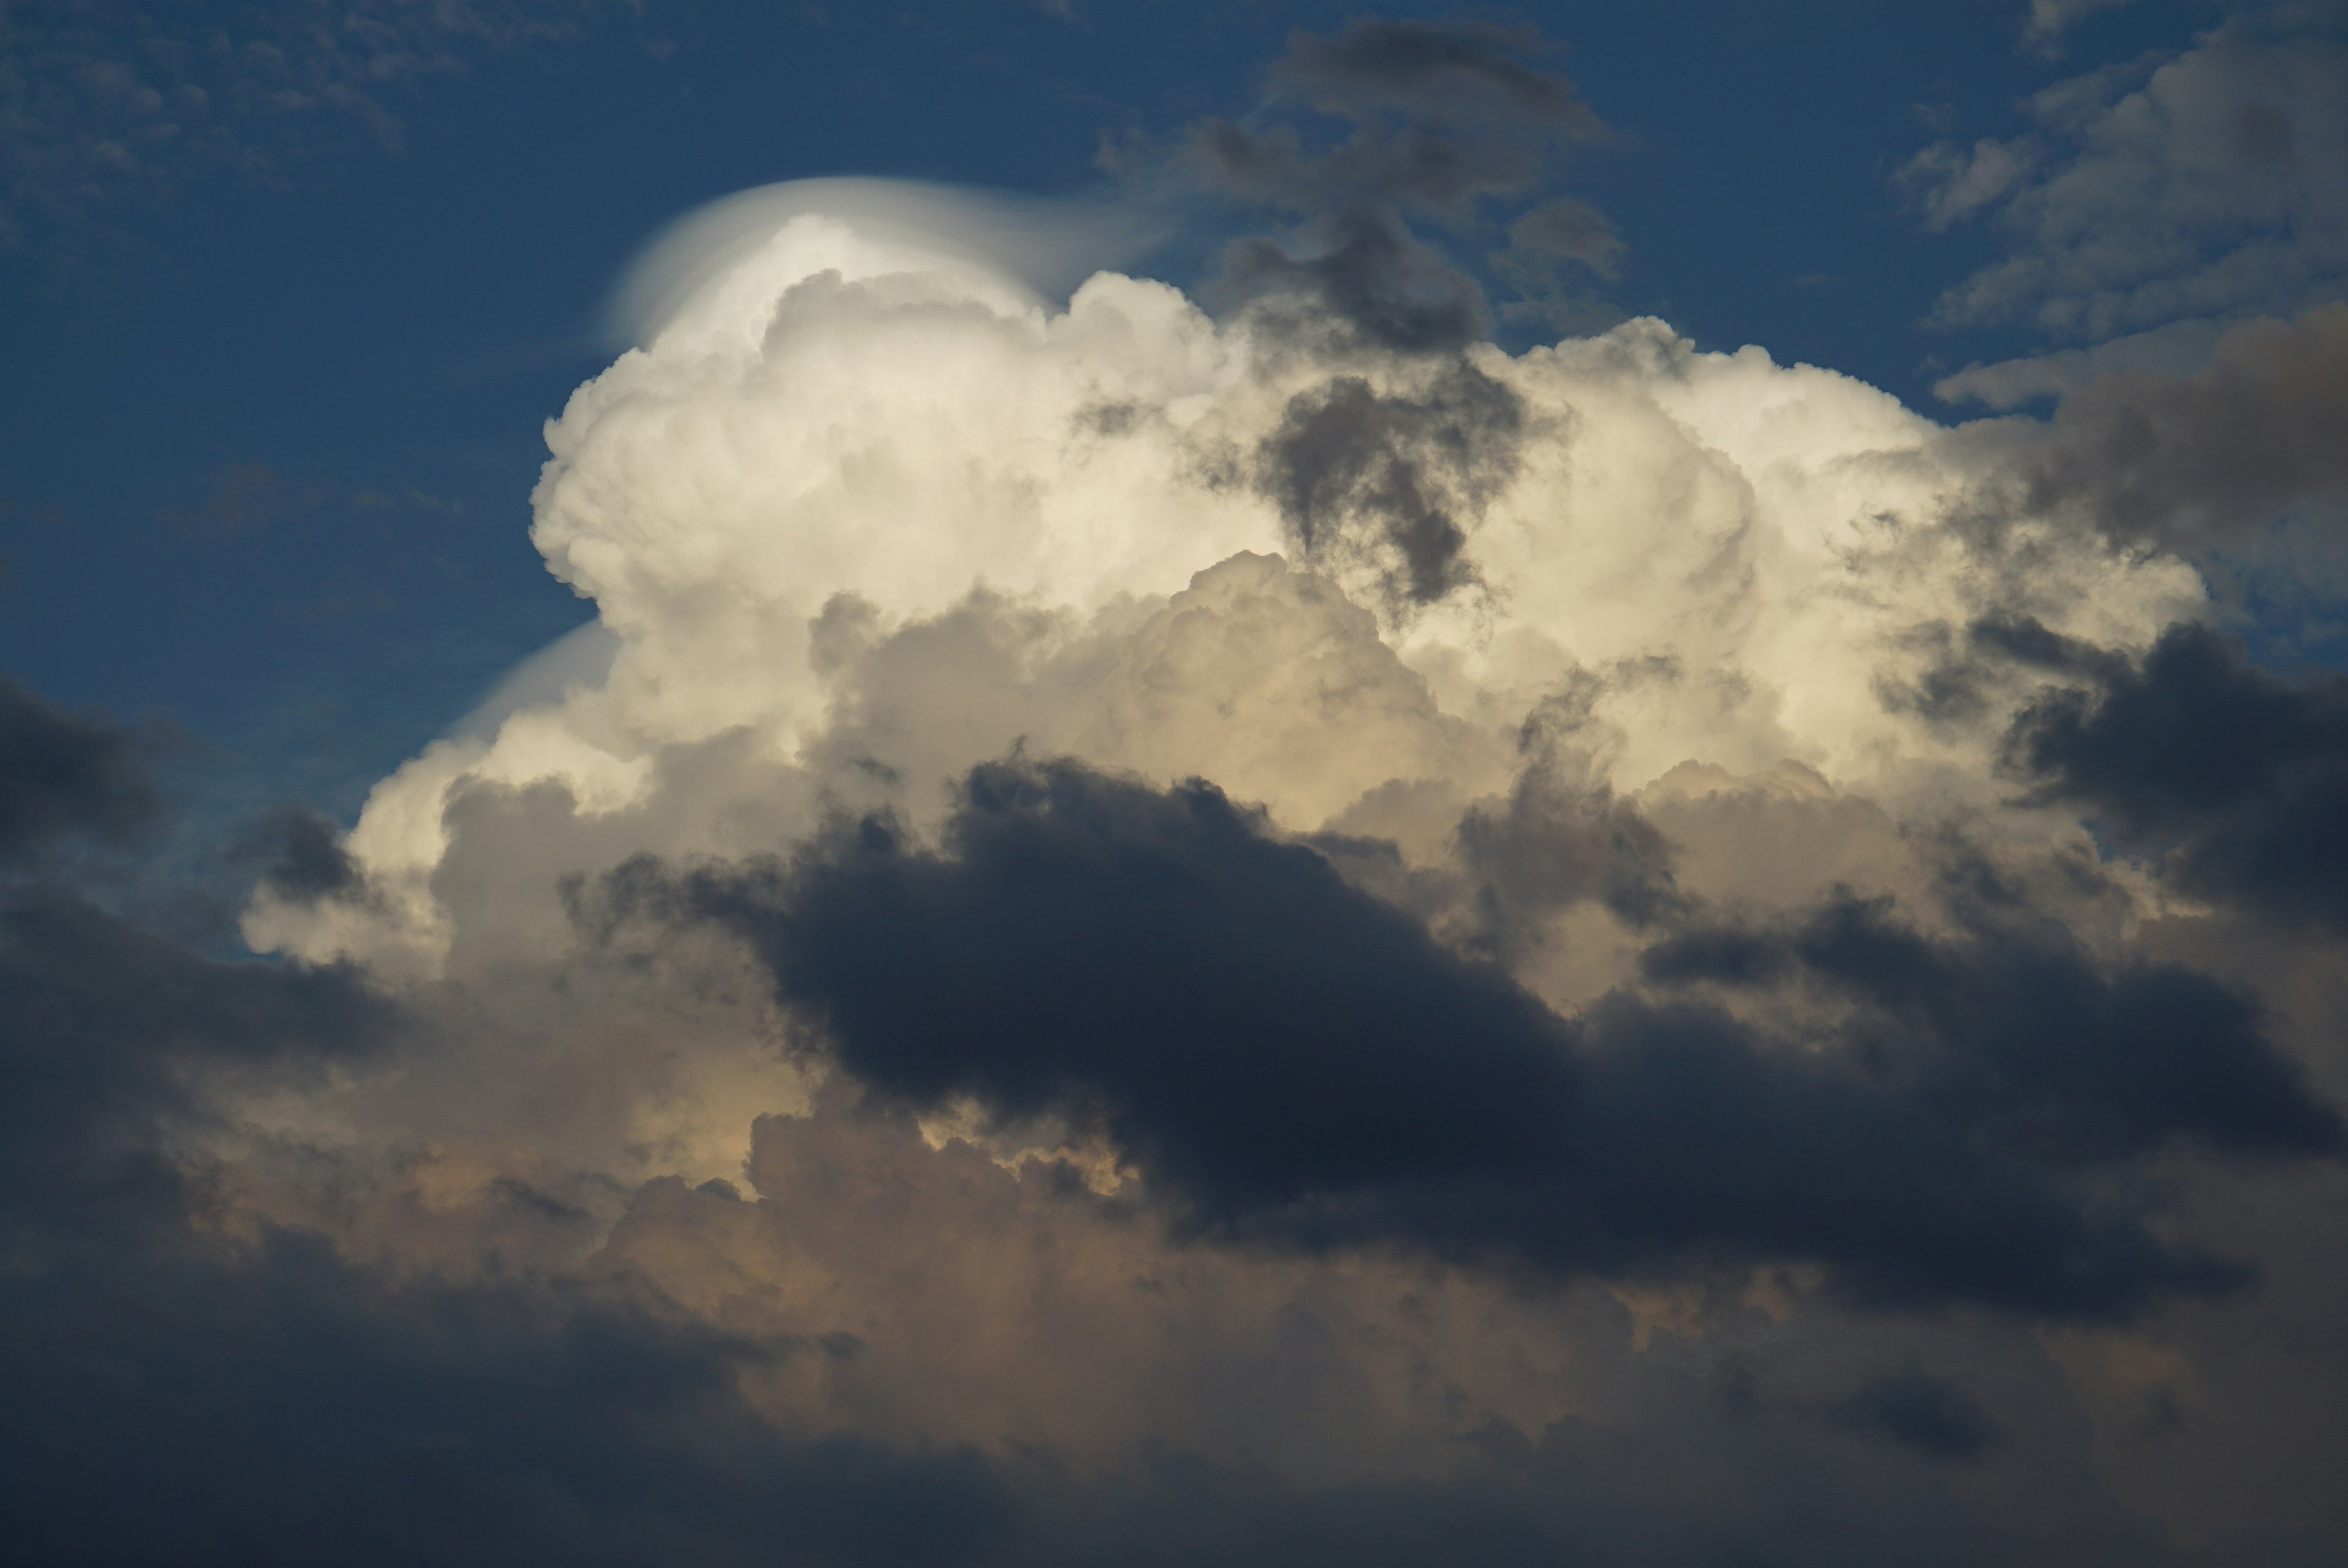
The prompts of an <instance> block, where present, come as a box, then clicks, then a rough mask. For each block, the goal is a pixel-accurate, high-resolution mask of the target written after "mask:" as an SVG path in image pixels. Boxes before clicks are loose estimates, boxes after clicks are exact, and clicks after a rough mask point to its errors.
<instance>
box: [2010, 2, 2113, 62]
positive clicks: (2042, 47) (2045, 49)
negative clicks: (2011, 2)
mask: <svg viewBox="0 0 2348 1568" xmlns="http://www.w3.org/2000/svg"><path fill="white" fill-rule="evenodd" d="M2127 3H2128V0H2030V15H2028V16H2027V17H2025V18H2024V21H2023V24H2022V40H2023V42H2024V43H2025V44H2029V45H2031V46H2034V47H2035V48H2036V49H2037V50H2038V51H2039V52H2040V53H2041V54H2044V55H2048V56H2052V55H2054V54H2055V53H2056V52H2057V51H2058V50H2059V48H2060V46H2061V44H2062V38H2063V35H2064V34H2065V33H2067V32H2069V31H2070V30H2071V29H2072V28H2074V27H2075V26H2078V25H2079V24H2080V23H2082V22H2084V21H2085V20H2086V19H2087V18H2088V17H2090V16H2092V15H2095V14H2096V12H2098V11H2110V10H2114V9H2116V8H2117V7H2119V6H2121V5H2127Z"/></svg>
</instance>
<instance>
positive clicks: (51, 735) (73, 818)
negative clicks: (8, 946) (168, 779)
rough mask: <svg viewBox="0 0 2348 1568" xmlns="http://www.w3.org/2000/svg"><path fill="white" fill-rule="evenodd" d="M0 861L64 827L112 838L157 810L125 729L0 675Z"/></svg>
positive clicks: (151, 788) (131, 829)
mask: <svg viewBox="0 0 2348 1568" xmlns="http://www.w3.org/2000/svg"><path fill="white" fill-rule="evenodd" d="M0 756H4V757H5V758H6V759H7V765H6V767H5V770H0V863H5V861H7V860H11V859H15V858H16V857H18V856H24V855H26V854H28V853H29V852H31V851H32V850H34V849H36V848H37V847H38V846H40V845H43V844H45V843H46V842H48V841H49V840H51V839H53V838H56V837H57V836H59V835H64V834H67V833H86V834H89V835H94V836H96V837H98V838H100V839H105V840H112V841H116V842H119V841H121V840H123V839H125V838H128V837H129V835H132V834H133V833H136V832H137V831H138V830H139V828H141V827H143V826H145V825H148V824H149V822H151V821H152V820H153V819H154V818H155V817H156V815H158V811H159V806H160V802H159V800H158V797H157V795H156V794H155V786H154V784H153V783H152V782H151V781H149V778H148V776H147V770H146V768H145V767H144V766H143V765H142V764H140V762H139V757H138V753H137V751H136V748H135V747H134V745H133V743H132V742H131V739H130V737H129V735H126V734H124V733H122V732H121V731H119V730H117V729H114V728H112V727H110V726H108V725H107V724H104V723H98V721H95V720H91V719H82V718H77V717H75V716H74V715H72V714H70V713H63V712H58V711H57V709H55V708H52V707H50V706H49V705H48V704H47V703H46V702H42V701H41V700H40V699H39V698H38V697H36V696H34V695H33V694H32V693H31V692H26V690H25V689H24V688H22V687H21V686H18V685H17V684H15V682H12V681H10V680H8V679H7V678H6V677H5V676H0Z"/></svg>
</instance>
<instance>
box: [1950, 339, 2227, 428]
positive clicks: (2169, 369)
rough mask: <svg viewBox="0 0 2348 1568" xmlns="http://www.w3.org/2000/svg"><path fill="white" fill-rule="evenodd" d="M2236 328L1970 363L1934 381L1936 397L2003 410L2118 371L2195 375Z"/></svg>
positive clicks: (2069, 390)
mask: <svg viewBox="0 0 2348 1568" xmlns="http://www.w3.org/2000/svg"><path fill="white" fill-rule="evenodd" d="M2231 324H2232V323H2228V322H2222V321H2214V320H2208V319H2201V318H2197V319H2194V320H2190V321H2181V322H2170V323H2168V324H2167V325H2165V326H2159V327H2155V328H2154V329H2152V330H2151V331H2150V332H2142V333H2130V334H2129V335H2127V337H2119V338H2114V339H2112V340H2111V341H2110V342H2109V343H2097V344H2096V346H2095V347H2093V348H2075V349H2062V350H2059V351H2057V352H2055V353H2053V354H2030V355H2027V356H2024V357H2023V358H2020V359H2009V360H2000V361H1998V362H1996V363H1994V364H1969V365H1967V366H1965V367H1964V369H1962V370H1960V371H1956V372H1954V373H1952V374H1948V375H1944V376H1942V377H1941V379H1940V380H1938V381H1936V382H1934V383H1933V384H1932V395H1933V396H1935V397H1937V398H1939V399H1940V400H1941V402H1943V403H1963V402H1967V401H1972V402H1976V403H1982V404H1985V405H1988V406H1989V407H1991V408H1993V409H1997V410H2000V411H2004V410H2007V409H2013V408H2019V407H2021V406H2022V405H2024V404H2025V403H2028V402H2030V401H2031V400H2033V399H2034V398H2040V397H2056V398H2060V397H2068V396H2069V395H2072V394H2073V393H2075V392H2081V391H2084V390H2085V389H2086V388H2087V387H2088V386H2089V385H2091V384H2094V383H2095V382H2096V381H2097V380H2099V379H2100V378H2102V377H2104V376H2106V375H2109V374H2113V373H2115V372H2118V371H2153V372H2157V373H2162V374H2169V375H2177V376H2186V375H2190V374H2193V373H2194V372H2195V371H2198V370H2199V369H2201V368H2202V367H2203V366H2204V365H2207V364H2209V357H2210V355H2211V354H2213V353H2215V352H2216V350H2217V347H2218V340H2219V338H2220V337H2222V336H2224V335H2225V333H2226V330H2227V328H2228V327H2229V326H2230V325H2231Z"/></svg>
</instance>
